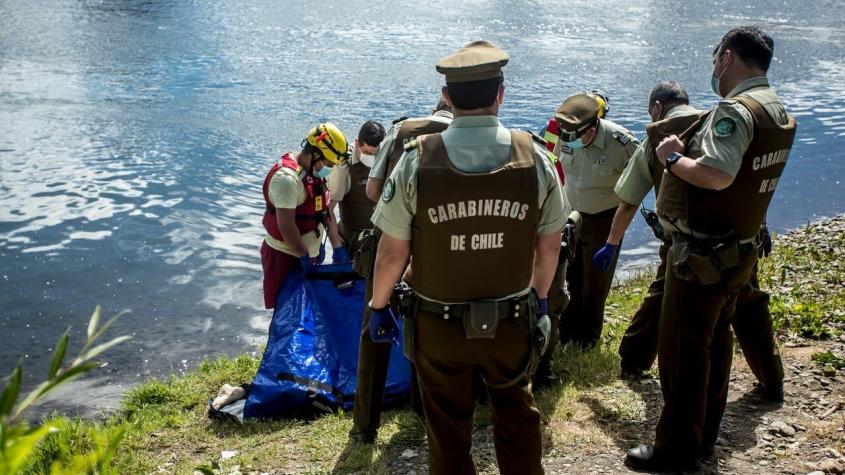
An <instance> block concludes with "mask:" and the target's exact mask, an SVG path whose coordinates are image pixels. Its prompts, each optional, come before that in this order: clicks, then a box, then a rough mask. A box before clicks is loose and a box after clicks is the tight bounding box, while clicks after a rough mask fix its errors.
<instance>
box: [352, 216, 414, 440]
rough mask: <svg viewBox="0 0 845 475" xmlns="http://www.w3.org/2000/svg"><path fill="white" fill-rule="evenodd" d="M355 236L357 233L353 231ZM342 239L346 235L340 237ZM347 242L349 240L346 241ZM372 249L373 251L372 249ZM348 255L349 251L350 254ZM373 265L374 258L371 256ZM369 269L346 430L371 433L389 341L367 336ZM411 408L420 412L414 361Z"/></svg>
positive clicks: (376, 420) (377, 419) (381, 394)
mask: <svg viewBox="0 0 845 475" xmlns="http://www.w3.org/2000/svg"><path fill="white" fill-rule="evenodd" d="M356 237H357V233H356ZM344 239H346V238H345V237H344ZM347 242H349V241H347ZM356 249H357V248H356ZM374 252H375V251H374ZM350 255H351V254H350ZM372 266H375V259H373V260H372ZM372 271H373V269H372V268H371V269H370V277H369V278H368V279H367V285H366V287H365V288H366V291H365V298H364V321H363V324H362V326H361V338H360V341H359V344H358V369H357V373H356V380H355V403H354V406H353V409H352V430H351V431H350V434H364V433H373V434H374V433H375V432H376V431H378V428H379V426H380V425H381V412H382V406H383V405H384V385H385V383H386V382H387V368H388V365H389V363H390V352H391V351H392V346H391V344H390V343H376V342H374V341H373V340H372V339H371V338H370V327H369V326H370V306H369V305H368V304H369V302H370V299H371V298H372V297H373V279H372V275H373V273H372ZM409 398H410V401H409V402H410V405H411V408H412V409H413V410H414V411H415V412H417V413H418V414H422V407H421V405H420V404H421V403H420V396H419V384H418V382H417V375H416V372H415V371H414V365H413V364H412V365H411V391H410V395H409Z"/></svg>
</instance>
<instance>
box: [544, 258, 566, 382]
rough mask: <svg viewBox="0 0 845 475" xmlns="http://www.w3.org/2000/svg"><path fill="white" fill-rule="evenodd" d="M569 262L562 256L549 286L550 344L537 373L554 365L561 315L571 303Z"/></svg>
mask: <svg viewBox="0 0 845 475" xmlns="http://www.w3.org/2000/svg"><path fill="white" fill-rule="evenodd" d="M568 265H569V263H568V262H567V261H566V260H565V259H563V257H561V261H560V262H558V265H557V269H556V270H555V275H554V278H553V279H552V285H551V286H550V287H549V319H550V320H551V323H552V326H551V330H550V331H549V346H548V347H546V352H545V353H544V354H543V357H542V358H540V363H539V365H538V366H537V371H536V373H537V374H540V375H546V374H549V372H550V371H551V367H552V359H553V358H554V353H555V349H557V344H558V341H559V340H560V315H561V314H562V313H563V310H564V309H566V306H567V305H569V290H567V288H566V285H565V284H566V282H565V281H566V272H567V267H568Z"/></svg>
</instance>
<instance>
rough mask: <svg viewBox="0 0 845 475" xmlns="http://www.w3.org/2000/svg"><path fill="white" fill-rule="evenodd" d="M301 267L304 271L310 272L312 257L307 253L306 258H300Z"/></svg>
mask: <svg viewBox="0 0 845 475" xmlns="http://www.w3.org/2000/svg"><path fill="white" fill-rule="evenodd" d="M299 265H300V267H302V270H304V271H305V272H308V269H310V268H311V255H310V254H308V253H307V252H306V253H305V255H304V256H299Z"/></svg>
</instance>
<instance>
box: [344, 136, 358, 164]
mask: <svg viewBox="0 0 845 475" xmlns="http://www.w3.org/2000/svg"><path fill="white" fill-rule="evenodd" d="M357 149H358V147H356V146H355V142H352V145H350V146H349V159H348V160H346V163H347V164H349V165H355V164H356V163H358V162H360V160H358V154H357V153H356V152H357V151H358V150H357Z"/></svg>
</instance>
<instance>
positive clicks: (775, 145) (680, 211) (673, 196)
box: [657, 95, 796, 240]
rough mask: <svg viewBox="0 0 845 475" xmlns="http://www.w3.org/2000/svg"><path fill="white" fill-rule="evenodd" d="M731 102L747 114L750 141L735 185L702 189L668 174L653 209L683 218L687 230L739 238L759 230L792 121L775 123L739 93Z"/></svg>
mask: <svg viewBox="0 0 845 475" xmlns="http://www.w3.org/2000/svg"><path fill="white" fill-rule="evenodd" d="M735 99H736V100H737V101H739V102H740V103H741V104H742V105H743V106H745V107H746V108H747V109H748V110H749V111H750V112H751V115H752V117H753V119H754V138H753V139H752V140H751V143H750V144H749V146H748V150H746V151H745V154H744V155H743V156H742V164H741V165H740V169H739V172H738V173H737V175H736V178H735V179H734V181H733V183H731V185H730V186H728V187H727V188H725V189H724V190H720V191H716V190H706V189H703V188H698V187H695V186H692V185H690V184H688V183H686V182H685V181H683V180H681V179H679V178H677V177H675V176H674V175H672V174H670V173H667V174H666V175H665V176H664V177H663V183H662V185H661V190H660V194H659V196H658V199H657V210H658V213H660V214H661V215H663V216H664V217H665V218H666V219H668V220H670V221H673V220H677V219H681V220H686V222H687V226H688V227H689V228H690V229H691V230H693V231H695V232H698V233H703V234H706V235H708V236H725V235H730V234H733V235H735V236H736V238H737V239H740V240H743V239H750V238H752V237H754V236H756V235H757V233H758V232H759V231H760V226H761V225H762V224H763V219H764V218H765V216H766V210H767V209H768V207H769V202H770V201H771V200H772V196H773V195H774V192H775V187H776V186H777V184H778V180H779V179H780V175H781V173H783V169H784V167H785V166H786V160H787V159H788V158H789V151H790V149H791V148H792V142H793V140H794V139H795V130H796V123H795V118H794V117H792V116H791V115H790V116H788V121H787V124H786V125H781V124H778V123H777V122H775V120H774V119H772V117H771V116H770V115H769V113H768V112H766V110H765V109H764V108H763V106H762V105H760V103H758V102H757V101H755V100H754V99H752V98H751V97H749V96H744V95H740V96H736V97H735ZM705 117H706V116H705ZM704 123H705V118H704V117H702V118H701V119H699V121H698V122H697V124H698V127H700V126H701V124H704ZM698 127H696V130H697V128H698Z"/></svg>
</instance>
